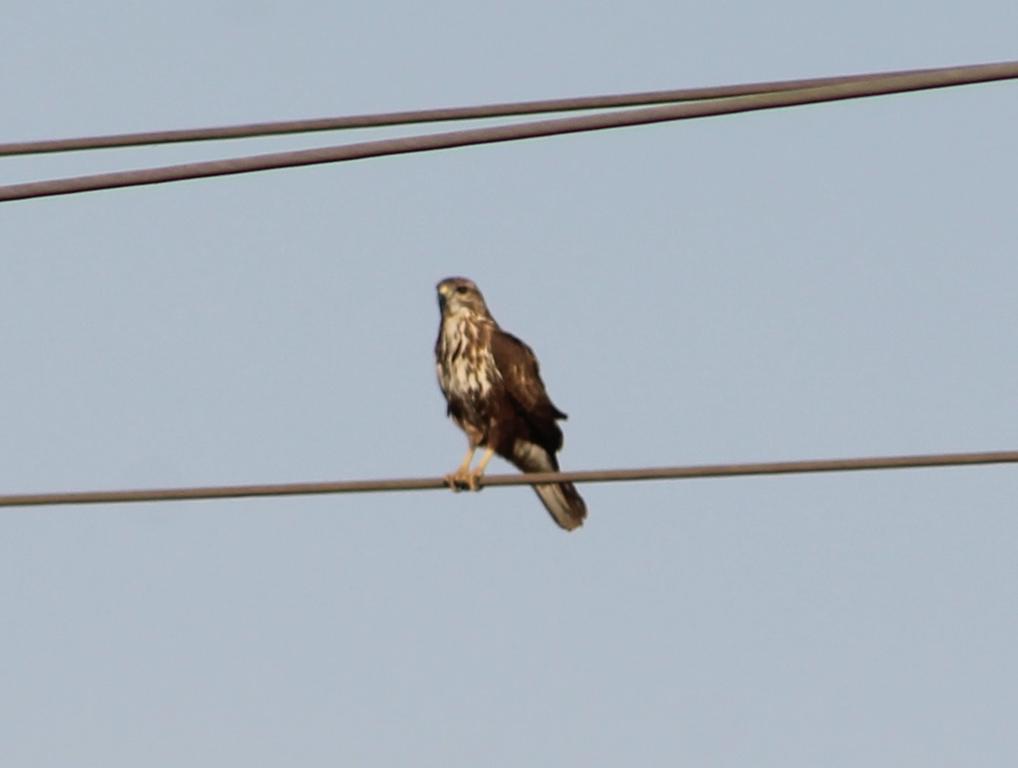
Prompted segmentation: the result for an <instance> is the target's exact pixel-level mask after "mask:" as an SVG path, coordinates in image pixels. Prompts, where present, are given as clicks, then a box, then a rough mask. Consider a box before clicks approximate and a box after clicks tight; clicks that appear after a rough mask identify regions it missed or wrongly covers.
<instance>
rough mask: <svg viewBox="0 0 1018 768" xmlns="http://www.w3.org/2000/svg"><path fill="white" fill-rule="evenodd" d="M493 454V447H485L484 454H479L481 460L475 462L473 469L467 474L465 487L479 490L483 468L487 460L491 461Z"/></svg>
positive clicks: (486, 464)
mask: <svg viewBox="0 0 1018 768" xmlns="http://www.w3.org/2000/svg"><path fill="white" fill-rule="evenodd" d="M494 455H495V449H494V448H485V449H484V455H483V456H481V460H480V461H479V462H477V466H476V467H474V471H473V472H471V473H470V474H469V475H468V476H467V488H469V489H470V490H471V491H479V490H481V484H480V480H481V477H483V476H484V470H485V469H486V468H487V466H488V462H489V461H491V457H492V456H494Z"/></svg>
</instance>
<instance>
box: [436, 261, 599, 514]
mask: <svg viewBox="0 0 1018 768" xmlns="http://www.w3.org/2000/svg"><path fill="white" fill-rule="evenodd" d="M437 288H438V306H439V309H440V310H441V313H442V322H441V324H440V325H439V328H438V340H437V341H436V342H435V366H436V369H437V371H438V384H439V386H440V387H441V388H442V394H444V395H445V399H446V402H447V403H448V413H449V416H451V417H452V419H453V421H455V422H456V424H457V425H459V427H460V429H462V430H463V431H464V432H465V433H466V435H467V442H468V443H469V444H470V448H469V450H468V451H467V455H466V457H464V459H463V463H462V464H460V466H459V467H458V468H457V470H456V471H455V472H454V473H452V474H451V475H448V476H446V482H448V483H449V486H450V487H451V488H452V489H453V490H459V488H460V487H462V486H464V485H465V486H466V487H468V488H470V489H472V490H477V488H478V480H479V479H480V477H481V476H482V475H483V474H484V470H485V467H487V466H488V462H489V461H491V457H492V454H494V453H497V454H498V455H499V456H502V457H503V458H505V459H508V460H509V461H510V462H512V463H513V464H514V465H515V466H516V467H518V468H519V469H520V470H522V471H523V472H557V471H558V460H557V459H556V458H555V453H556V451H558V450H559V449H561V448H562V430H561V429H559V426H558V424H557V423H556V421H557V420H558V419H564V418H566V415H565V414H564V413H562V411H560V410H559V409H558V408H556V407H555V406H554V404H553V403H552V402H551V400H550V399H549V398H548V393H547V392H545V389H544V383H543V382H542V381H541V376H540V373H539V371H538V365H537V358H536V357H535V356H534V353H533V351H532V350H531V349H530V347H528V346H527V345H526V344H524V343H523V342H522V341H520V340H519V339H517V338H516V337H515V336H513V335H512V334H509V333H506V332H505V331H503V330H502V329H501V328H499V327H498V323H496V322H495V318H493V317H492V316H491V312H489V311H488V306H487V304H485V303H484V297H483V296H482V295H481V292H480V291H479V290H478V289H477V286H476V285H474V283H473V282H472V281H470V280H467V279H466V278H465V277H449V278H446V279H445V280H443V281H442V282H440V283H439V284H438V286H437ZM478 448H484V449H485V451H484V455H483V456H482V457H481V460H480V462H478V464H477V467H476V468H475V469H474V470H471V469H470V463H471V461H473V458H474V453H475V451H476V450H477V449H478ZM534 490H535V491H536V492H537V495H538V496H539V497H540V499H541V501H542V502H543V503H544V506H545V508H546V509H547V510H548V512H549V513H551V516H552V519H553V520H554V521H555V522H556V523H558V524H559V525H560V526H561V527H562V528H565V529H566V530H567V531H571V530H573V529H574V528H578V527H579V526H580V525H582V524H583V518H584V517H586V515H587V505H586V504H585V503H584V501H583V499H582V498H581V497H580V494H579V493H577V492H576V488H575V487H574V486H573V484H572V483H553V484H548V485H535V486H534Z"/></svg>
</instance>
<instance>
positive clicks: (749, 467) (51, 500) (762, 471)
mask: <svg viewBox="0 0 1018 768" xmlns="http://www.w3.org/2000/svg"><path fill="white" fill-rule="evenodd" d="M1013 463H1018V451H987V452H981V453H943V454H926V455H917V456H877V457H868V458H855V459H811V460H805V461H776V462H761V463H752V464H701V465H693V466H681V467H647V468H642V469H640V468H638V469H606V470H587V471H581V472H535V473H531V474H525V475H491V476H488V477H484V478H483V480H482V482H481V487H482V488H489V487H499V486H508V485H537V484H542V483H554V482H573V483H611V482H622V481H629V480H690V479H694V478H708V477H747V476H755V475H791V474H806V473H818V472H858V471H863V470H876V469H921V468H931V467H952V466H973V465H985V464H1013ZM440 488H447V486H446V483H445V480H444V479H443V478H441V477H421V478H401V479H395V480H351V481H340V482H322V483H278V484H268V485H221V486H206V487H196V488H152V489H140V490H124V491H72V492H60V493H36V494H13V495H5V496H4V495H0V507H39V506H54V505H67V504H116V503H127V502H149V501H197V500H201V499H206V500H208V499H239V498H252V497H260V496H309V495H321V494H336V493H371V492H390V491H427V490H436V489H440Z"/></svg>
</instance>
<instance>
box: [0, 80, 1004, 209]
mask: <svg viewBox="0 0 1018 768" xmlns="http://www.w3.org/2000/svg"><path fill="white" fill-rule="evenodd" d="M1015 78H1018V61H1016V62H1004V63H1000V64H985V65H979V66H972V67H954V68H949V69H938V70H926V71H919V72H912V73H909V74H904V75H892V76H886V77H873V78H870V79H867V80H864V81H857V80H855V81H850V82H845V83H840V84H837V85H828V86H821V87H818V88H803V89H797V90H793V91H783V92H778V93H763V94H753V95H749V96H734V97H732V98H726V99H721V100H719V101H710V102H694V103H689V104H673V105H670V106H665V107H650V108H644V109H633V110H624V111H620V112H606V113H600V114H595V115H584V116H581V117H571V118H564V119H557V120H539V121H534V122H527V123H517V124H515V125H501V126H495V127H490V128H475V129H472V130H465V131H453V132H447V133H437V134H426V135H418V136H408V137H404V138H398V139H387V140H382V141H368V142H362V143H355V144H343V145H339V146H333V147H323V148H319V149H306V150H298V151H292V152H279V153H273V154H266V155H255V156H250V157H239V158H232V159H226V160H212V161H207V162H199V163H187V164H183V165H171V166H165V167H162V168H148V169H142V170H136V171H120V172H115V173H103V174H96V175H92V176H78V177H73V178H65V179H53V180H50V181H37V182H29V183H24V184H10V185H7V186H2V187H0V201H10V200H25V199H29V198H36V197H47V196H51V195H65V194H73V193H77V192H88V191H94V190H100V189H114V188H120V187H131V186H139V185H144V184H160V183H165V182H170V181H183V180H186V179H197V178H207V177H211V176H226V175H232V174H238V173H251V172H254V171H266V170H272V169H277V168H291V167H296V166H304V165H318V164H321V163H337V162H343V161H347V160H359V159H363V158H368V157H382V156H385V155H398V154H405V153H410V152H427V151H433V150H438V149H450V148H452V147H463V146H468V145H475V144H488V143H494V142H504V141H518V140H522V139H533V138H538V137H544V136H555V135H561V134H567V133H578V132H582V131H597V130H605V129H608V128H622V127H626V126H634V125H649V124H651V123H660V122H666V121H672V120H685V119H690V118H697V117H709V116H714V115H724V114H733V113H736V112H749V111H753V110H761V109H775V108H779V107H791V106H798V105H804V104H816V103H820V102H827V101H838V100H842V99H855V98H862V97H866V96H880V95H886V94H890V93H904V92H907V91H917V90H925V89H931V88H945V87H949V86H956V85H966V84H972V83H986V82H990V81H994V80H1006V79H1015Z"/></svg>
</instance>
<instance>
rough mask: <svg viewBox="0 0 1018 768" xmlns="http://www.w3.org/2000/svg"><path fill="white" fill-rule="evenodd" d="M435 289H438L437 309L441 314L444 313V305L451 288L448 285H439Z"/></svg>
mask: <svg viewBox="0 0 1018 768" xmlns="http://www.w3.org/2000/svg"><path fill="white" fill-rule="evenodd" d="M436 288H437V289H438V308H439V310H441V311H442V312H445V305H446V302H447V301H448V299H449V291H450V290H451V288H450V287H449V285H448V283H439V284H438V285H437V286H436Z"/></svg>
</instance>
